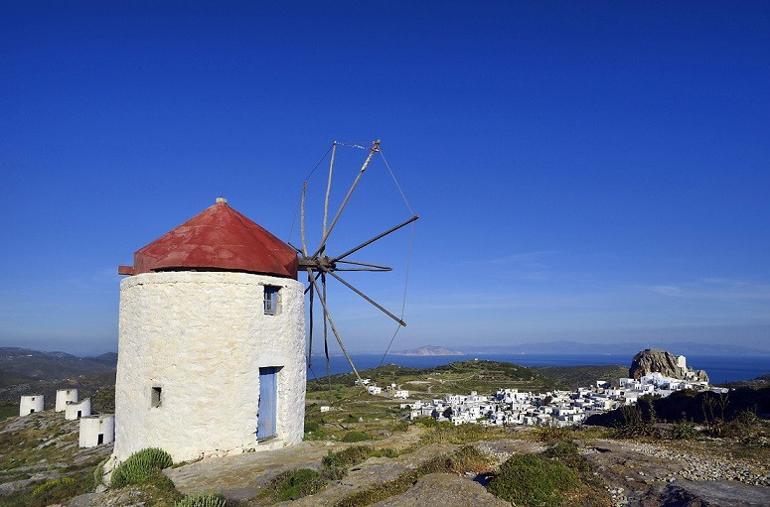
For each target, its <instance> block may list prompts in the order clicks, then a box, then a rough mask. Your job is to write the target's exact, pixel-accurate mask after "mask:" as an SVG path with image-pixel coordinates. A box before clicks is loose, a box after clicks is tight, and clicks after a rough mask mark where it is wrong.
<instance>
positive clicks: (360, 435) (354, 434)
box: [342, 431, 372, 442]
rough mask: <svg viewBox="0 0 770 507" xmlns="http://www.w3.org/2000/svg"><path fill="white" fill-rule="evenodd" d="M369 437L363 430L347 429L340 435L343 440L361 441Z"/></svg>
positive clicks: (369, 438)
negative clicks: (347, 430)
mask: <svg viewBox="0 0 770 507" xmlns="http://www.w3.org/2000/svg"><path fill="white" fill-rule="evenodd" d="M371 439H372V437H371V435H369V434H368V433H366V432H364V431H349V432H347V433H345V435H343V437H342V441H343V442H363V441H365V440H371Z"/></svg>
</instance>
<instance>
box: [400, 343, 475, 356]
mask: <svg viewBox="0 0 770 507" xmlns="http://www.w3.org/2000/svg"><path fill="white" fill-rule="evenodd" d="M391 354H392V355H394V356H464V355H465V353H464V352H460V351H458V350H451V349H448V348H446V347H438V346H436V345H425V346H424V347H418V348H416V349H409V350H399V351H396V352H391Z"/></svg>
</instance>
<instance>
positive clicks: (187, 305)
mask: <svg viewBox="0 0 770 507" xmlns="http://www.w3.org/2000/svg"><path fill="white" fill-rule="evenodd" d="M264 285H274V286H279V287H281V290H280V305H279V311H278V314H277V315H265V314H264V310H263V297H264V288H263V286H264ZM304 319H305V313H304V288H303V285H302V284H301V283H299V282H297V281H296V280H290V279H286V278H278V277H272V276H263V275H254V274H247V273H231V272H191V271H183V272H163V273H144V274H140V275H136V276H132V277H128V278H125V279H124V280H123V281H122V282H121V285H120V329H119V345H118V369H117V379H116V386H115V447H114V451H113V463H114V462H116V461H122V460H124V459H125V458H127V457H128V456H129V455H131V454H132V453H133V452H136V451H138V450H140V449H143V448H146V447H160V448H162V449H165V450H166V451H167V452H169V453H170V454H171V456H172V457H173V458H174V460H175V461H182V460H189V459H194V458H197V457H199V456H201V455H216V454H225V453H235V452H242V451H244V450H251V449H255V450H262V449H269V448H275V447H280V446H284V445H290V444H295V443H298V442H300V441H301V440H302V436H303V430H304V414H305V359H304V351H305V330H304ZM269 366H280V367H282V369H281V370H280V371H279V373H278V379H277V380H278V386H277V389H278V396H277V405H278V406H277V417H276V420H277V428H276V429H277V437H276V438H275V439H273V440H272V441H269V442H265V443H259V444H258V443H257V438H256V430H257V417H258V414H257V407H258V400H259V368H260V367H269ZM156 386H157V387H160V388H161V390H162V392H161V406H160V407H157V408H155V407H152V406H151V391H152V388H153V387H156Z"/></svg>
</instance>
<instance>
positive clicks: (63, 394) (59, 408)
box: [54, 389, 78, 412]
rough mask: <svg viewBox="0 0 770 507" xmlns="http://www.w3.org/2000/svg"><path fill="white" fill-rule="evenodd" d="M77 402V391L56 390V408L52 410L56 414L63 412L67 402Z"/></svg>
mask: <svg viewBox="0 0 770 507" xmlns="http://www.w3.org/2000/svg"><path fill="white" fill-rule="evenodd" d="M77 401H78V390H77V389H57V391H56V406H55V407H54V410H55V411H56V412H64V409H65V408H67V403H69V402H74V403H77Z"/></svg>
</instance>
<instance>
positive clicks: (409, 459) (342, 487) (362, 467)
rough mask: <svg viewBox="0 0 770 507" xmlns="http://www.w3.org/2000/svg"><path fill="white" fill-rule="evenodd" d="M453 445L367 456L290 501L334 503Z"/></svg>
mask: <svg viewBox="0 0 770 507" xmlns="http://www.w3.org/2000/svg"><path fill="white" fill-rule="evenodd" d="M457 447H458V446H456V445H449V444H431V445H426V446H423V447H420V448H418V449H417V450H415V451H414V452H410V453H408V454H403V455H401V456H398V457H397V458H369V459H367V460H366V461H364V462H363V463H360V464H359V465H357V466H355V467H353V468H351V469H350V470H349V471H348V474H347V475H346V476H345V477H344V478H343V479H342V480H340V481H337V482H335V483H332V484H329V485H328V486H326V487H325V488H324V489H323V490H321V491H320V492H319V493H317V494H315V495H312V496H306V497H304V498H301V499H299V500H297V501H295V502H291V505H296V506H306V507H312V506H314V505H334V504H335V503H337V502H338V501H340V500H342V499H343V498H345V497H346V496H348V495H350V494H352V493H356V492H358V491H363V490H366V489H369V488H372V487H374V486H376V485H377V484H382V483H384V482H388V481H392V480H393V479H396V478H397V477H398V476H399V475H401V474H402V473H405V472H408V471H409V470H414V469H415V468H417V467H419V466H420V465H422V464H423V463H425V462H426V461H428V460H430V459H432V458H435V457H436V456H439V455H441V454H446V453H449V452H452V451H453V450H454V449H456V448H457Z"/></svg>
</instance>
